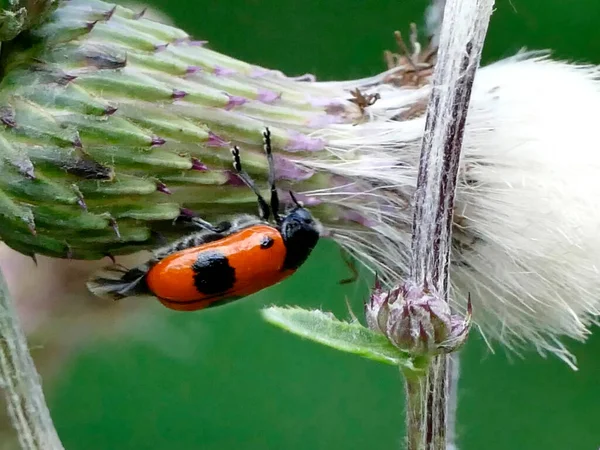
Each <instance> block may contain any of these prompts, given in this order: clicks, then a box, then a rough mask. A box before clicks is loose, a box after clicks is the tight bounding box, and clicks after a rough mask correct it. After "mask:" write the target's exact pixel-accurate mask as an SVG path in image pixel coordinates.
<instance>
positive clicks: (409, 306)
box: [365, 282, 471, 356]
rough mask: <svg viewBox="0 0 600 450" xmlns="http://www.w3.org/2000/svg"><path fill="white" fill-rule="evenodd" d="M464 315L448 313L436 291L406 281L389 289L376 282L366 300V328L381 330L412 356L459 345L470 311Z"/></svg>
mask: <svg viewBox="0 0 600 450" xmlns="http://www.w3.org/2000/svg"><path fill="white" fill-rule="evenodd" d="M470 309H471V306H470V301H469V313H468V314H467V317H466V318H462V317H460V316H458V315H453V314H451V311H450V306H449V305H448V303H446V301H445V300H444V299H443V298H442V297H441V296H440V295H438V294H437V293H435V292H433V291H432V290H430V289H422V288H420V287H419V286H417V285H416V284H414V283H411V282H406V283H404V284H403V285H402V286H397V287H395V288H393V289H391V290H390V291H384V290H383V289H381V287H378V286H376V287H375V288H374V289H373V292H372V294H371V297H370V299H369V301H368V302H367V304H366V308H365V313H366V318H367V324H368V326H369V328H371V329H372V330H374V331H378V332H380V333H382V334H384V335H385V336H386V337H387V338H388V339H389V340H390V342H391V343H392V344H394V345H395V346H396V347H398V348H399V349H400V350H402V351H405V352H408V353H410V354H411V355H413V356H435V355H437V354H440V353H450V352H453V351H455V350H457V349H458V348H460V347H461V346H462V344H464V342H465V341H466V339H467V336H468V334H469V328H470V325H471V313H470Z"/></svg>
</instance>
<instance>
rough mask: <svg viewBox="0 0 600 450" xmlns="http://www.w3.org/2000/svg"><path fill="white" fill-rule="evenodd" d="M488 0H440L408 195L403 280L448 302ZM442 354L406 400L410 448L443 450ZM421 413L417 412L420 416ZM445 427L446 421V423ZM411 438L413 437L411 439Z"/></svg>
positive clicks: (490, 3) (489, 8) (445, 358)
mask: <svg viewBox="0 0 600 450" xmlns="http://www.w3.org/2000/svg"><path fill="white" fill-rule="evenodd" d="M493 5H494V1H493V0H448V1H447V3H446V6H445V9H444V16H443V17H444V19H443V22H442V30H441V33H440V45H439V50H438V62H437V65H436V68H435V72H434V75H433V85H432V89H431V97H430V99H429V104H428V107H427V118H426V122H425V132H424V136H423V142H422V147H421V159H420V165H419V174H418V178H417V190H416V192H415V209H414V219H413V230H412V258H411V262H410V278H411V280H412V282H414V283H415V284H417V285H418V286H422V287H423V289H427V288H429V287H432V288H434V289H435V290H436V291H437V292H439V293H440V294H441V295H443V298H444V299H445V300H446V301H448V287H449V268H450V267H449V263H450V248H451V238H452V213H453V208H454V195H455V191H456V179H457V176H458V168H459V162H460V153H461V147H462V140H463V135H464V129H465V123H466V118H467V112H468V106H469V100H470V97H471V89H472V86H473V80H474V77H475V72H476V70H477V67H478V65H479V61H480V58H481V51H482V48H483V42H484V40H485V35H486V32H487V27H488V23H489V19H490V16H491V13H492V7H493ZM448 358H449V356H448V355H440V356H437V357H435V358H433V360H432V362H431V364H430V366H429V371H428V373H427V375H426V378H425V381H424V384H425V385H426V388H427V389H426V395H425V396H423V398H421V404H420V405H418V406H415V405H414V401H412V402H408V407H409V408H411V407H412V408H415V411H410V410H409V411H407V417H413V416H415V414H418V415H419V416H420V417H423V416H424V417H425V419H424V425H425V426H421V427H409V428H408V429H407V432H408V442H417V443H420V444H421V443H422V444H423V446H422V447H419V448H418V449H419V450H420V449H427V450H439V449H445V448H446V436H447V425H448V418H447V414H448V365H449V362H448ZM423 410H424V411H425V413H423ZM452 422H454V421H453V420H452ZM411 433H419V436H411Z"/></svg>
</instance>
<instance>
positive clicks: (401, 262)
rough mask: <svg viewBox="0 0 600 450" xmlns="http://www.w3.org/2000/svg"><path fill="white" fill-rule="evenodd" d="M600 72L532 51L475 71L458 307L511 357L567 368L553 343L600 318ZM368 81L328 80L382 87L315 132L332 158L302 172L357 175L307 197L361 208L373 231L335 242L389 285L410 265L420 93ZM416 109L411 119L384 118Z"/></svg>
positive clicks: (458, 218)
mask: <svg viewBox="0 0 600 450" xmlns="http://www.w3.org/2000/svg"><path fill="white" fill-rule="evenodd" d="M599 74H600V70H599V69H598V68H596V67H592V66H578V65H572V64H568V63H564V62H557V61H552V60H550V59H549V58H547V57H546V56H545V55H543V54H540V53H537V54H536V53H522V54H519V55H517V56H515V57H512V58H509V59H506V60H503V61H500V62H498V63H495V64H492V65H489V66H487V67H483V68H481V69H480V70H479V72H478V74H477V77H476V82H475V86H474V90H473V95H472V100H471V108H470V112H469V116H468V121H467V122H468V123H467V129H466V134H465V138H464V150H463V157H462V169H461V173H460V174H459V188H458V193H457V199H456V209H455V223H456V226H455V246H454V251H453V261H454V263H455V264H454V265H453V267H452V275H451V278H452V286H453V292H452V299H453V302H454V304H455V307H456V308H458V309H462V310H464V309H465V308H466V300H467V294H468V293H471V298H472V300H473V310H474V317H475V320H476V322H477V324H478V325H479V326H480V328H481V330H482V331H483V333H484V335H486V336H490V337H492V338H497V339H499V340H500V341H502V342H503V343H504V344H506V345H507V346H508V347H509V348H511V349H515V348H517V347H519V344H522V343H533V344H534V345H535V346H536V348H537V349H538V350H539V351H540V352H542V353H543V352H545V351H551V352H554V353H556V354H557V355H558V356H559V357H561V358H562V359H564V360H565V361H567V362H568V363H569V364H573V360H572V357H571V355H570V354H569V353H568V351H567V350H566V348H565V347H564V346H563V344H562V343H561V342H560V341H559V340H558V338H559V337H560V336H563V335H564V336H569V337H571V338H575V339H580V340H581V339H584V338H585V337H586V335H587V334H588V332H589V331H588V330H589V326H590V325H591V324H592V323H593V321H594V319H595V318H596V317H597V316H598V315H599V314H600V275H599V273H598V271H599V268H600V152H599V151H598V149H597V145H598V144H597V129H598V124H597V111H599V110H600V80H599V78H600V77H599ZM377 79H378V77H375V78H372V79H368V80H361V81H358V82H355V83H348V82H346V83H339V84H337V85H336V84H335V83H328V86H330V87H332V88H340V89H351V88H355V87H359V88H361V89H362V90H364V91H366V92H370V93H372V92H378V93H379V94H380V95H381V100H379V101H378V102H376V103H375V104H374V105H373V106H372V107H370V108H369V109H368V110H367V114H369V115H370V121H368V122H367V123H363V124H361V125H360V126H352V125H332V126H330V127H328V128H326V129H323V130H320V131H319V134H321V135H322V136H324V137H326V138H327V140H328V141H329V142H330V146H329V151H330V152H331V153H332V154H333V155H335V156H336V158H335V159H337V158H341V160H342V161H341V162H340V161H339V160H337V161H334V158H332V159H331V160H330V161H329V160H327V159H325V160H323V159H321V160H314V161H306V160H304V161H302V163H303V164H305V165H309V166H310V167H311V168H313V169H317V170H319V169H320V170H326V171H328V172H330V173H334V174H335V173H337V174H340V175H343V176H345V177H348V178H351V179H356V180H361V181H360V182H359V181H357V184H356V186H354V187H353V186H344V187H339V188H336V189H332V190H328V191H319V192H313V193H310V194H311V195H314V196H315V197H320V196H328V202H329V201H331V199H332V198H336V196H337V198H338V199H339V202H340V204H344V205H346V206H347V205H352V207H353V209H355V210H356V211H359V212H360V213H361V215H362V216H363V217H364V218H365V220H366V221H369V222H370V223H369V226H371V227H372V228H374V229H376V230H377V232H378V233H377V234H375V233H369V232H366V231H353V230H347V229H346V230H333V233H334V235H335V236H336V238H337V240H338V241H339V242H340V243H341V244H342V245H344V246H346V247H347V248H348V249H349V250H350V251H351V252H353V253H355V254H357V255H359V256H360V257H361V259H362V260H363V261H365V262H366V263H367V264H368V265H371V267H372V268H373V269H374V270H376V271H378V272H379V273H380V275H382V276H383V278H384V279H388V280H396V281H397V280H398V279H399V278H401V277H403V276H404V275H405V274H406V268H407V263H408V258H409V256H410V255H409V250H410V231H411V229H410V224H411V221H412V208H411V205H410V202H411V199H412V193H413V191H414V186H415V184H416V173H417V168H418V158H419V152H420V143H421V138H422V134H423V129H424V125H425V116H424V114H423V113H424V110H425V109H424V105H425V104H426V100H427V95H428V91H429V87H428V86H425V87H423V88H419V89H405V88H403V89H398V88H394V87H391V86H389V85H383V84H376V81H377ZM419 104H420V105H422V106H423V107H422V108H420V111H419V106H418V105H419ZM415 105H417V113H416V114H414V116H415V118H412V119H409V120H400V121H399V120H394V118H395V117H396V118H397V117H398V114H399V113H402V112H406V111H408V110H409V109H410V108H414V107H415ZM365 181H368V184H367V186H368V187H367V188H366V190H365V188H364V182H365Z"/></svg>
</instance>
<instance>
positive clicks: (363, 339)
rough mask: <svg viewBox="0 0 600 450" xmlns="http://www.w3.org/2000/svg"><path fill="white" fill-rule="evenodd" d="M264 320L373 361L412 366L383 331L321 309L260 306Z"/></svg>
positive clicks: (406, 356)
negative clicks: (376, 330)
mask: <svg viewBox="0 0 600 450" xmlns="http://www.w3.org/2000/svg"><path fill="white" fill-rule="evenodd" d="M262 315H263V317H264V318H265V320H267V322H270V323H272V324H273V325H276V326H278V327H280V328H283V329H284V330H287V331H289V332H291V333H294V334H297V335H299V336H302V337H304V338H307V339H310V340H312V341H315V342H319V343H321V344H324V345H327V346H329V347H332V348H335V349H337V350H341V351H344V352H348V353H354V354H356V355H360V356H363V357H365V358H369V359H372V360H375V361H379V362H383V363H387V364H393V365H401V366H405V367H406V368H409V369H412V368H413V363H412V359H411V357H410V356H409V355H408V354H407V353H405V352H401V351H400V350H398V349H397V348H396V347H394V346H393V345H392V344H391V343H390V342H389V341H388V340H387V339H386V337H385V336H384V335H382V334H379V333H376V332H374V331H371V330H370V329H368V328H366V327H364V326H362V325H361V324H360V323H358V322H344V321H341V320H338V319H336V318H335V317H334V316H333V314H331V313H327V312H324V311H321V310H318V309H317V310H313V311H309V310H306V309H302V308H296V307H286V308H281V307H277V306H272V307H270V308H266V309H263V310H262Z"/></svg>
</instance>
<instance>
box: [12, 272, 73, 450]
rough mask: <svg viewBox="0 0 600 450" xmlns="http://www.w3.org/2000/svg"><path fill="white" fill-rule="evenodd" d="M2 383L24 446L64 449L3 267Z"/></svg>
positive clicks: (36, 449)
mask: <svg viewBox="0 0 600 450" xmlns="http://www.w3.org/2000/svg"><path fill="white" fill-rule="evenodd" d="M0 387H1V388H2V389H4V393H5V398H6V403H7V407H8V413H9V415H10V417H11V420H12V423H13V426H14V427H15V429H16V430H17V434H18V437H19V443H20V446H21V448H22V449H24V450H62V449H63V446H62V444H61V442H60V439H59V438H58V434H57V433H56V430H55V428H54V424H53V423H52V418H51V417H50V412H49V411H48V407H47V405H46V400H45V399H44V393H43V391H42V386H41V383H40V377H39V375H38V373H37V370H36V368H35V365H34V363H33V360H32V358H31V355H30V354H29V348H28V346H27V340H26V338H25V334H24V333H23V329H22V328H21V324H20V321H19V318H18V316H17V313H16V310H15V307H14V305H13V303H12V299H11V296H10V293H9V291H8V287H7V285H6V280H5V279H4V275H3V274H2V271H1V270H0Z"/></svg>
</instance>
